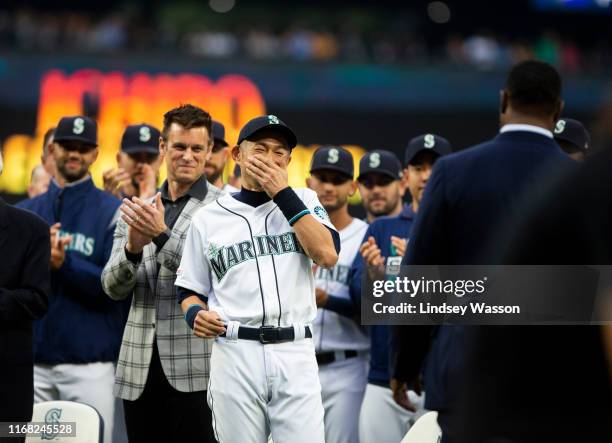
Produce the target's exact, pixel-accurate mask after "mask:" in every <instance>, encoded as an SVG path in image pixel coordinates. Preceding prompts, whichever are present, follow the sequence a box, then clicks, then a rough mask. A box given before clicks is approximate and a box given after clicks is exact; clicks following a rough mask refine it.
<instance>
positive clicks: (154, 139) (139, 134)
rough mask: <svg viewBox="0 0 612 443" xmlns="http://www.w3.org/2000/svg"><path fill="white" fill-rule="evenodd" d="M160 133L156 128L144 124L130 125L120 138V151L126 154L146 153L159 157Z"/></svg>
mask: <svg viewBox="0 0 612 443" xmlns="http://www.w3.org/2000/svg"><path fill="white" fill-rule="evenodd" d="M160 135H161V134H160V132H159V130H158V129H157V128H155V127H154V126H151V125H147V124H145V123H143V124H140V125H130V126H128V127H127V128H125V131H124V132H123V136H122V137H121V150H122V151H123V152H125V153H126V154H135V153H138V152H146V153H149V154H156V155H159V137H160Z"/></svg>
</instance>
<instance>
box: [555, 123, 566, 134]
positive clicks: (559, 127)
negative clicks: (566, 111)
mask: <svg viewBox="0 0 612 443" xmlns="http://www.w3.org/2000/svg"><path fill="white" fill-rule="evenodd" d="M563 131H565V120H559V121H558V122H557V124H556V126H555V134H561V133H562V132H563Z"/></svg>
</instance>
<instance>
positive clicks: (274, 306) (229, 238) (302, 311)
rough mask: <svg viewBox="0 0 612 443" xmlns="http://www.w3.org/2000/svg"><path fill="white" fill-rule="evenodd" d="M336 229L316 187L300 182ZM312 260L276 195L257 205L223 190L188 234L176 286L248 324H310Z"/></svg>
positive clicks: (309, 201)
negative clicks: (279, 204) (222, 194)
mask: <svg viewBox="0 0 612 443" xmlns="http://www.w3.org/2000/svg"><path fill="white" fill-rule="evenodd" d="M294 191H295V193H296V194H297V195H298V197H299V198H300V199H301V200H302V201H303V202H304V204H305V205H306V207H307V208H308V209H309V210H310V213H311V215H312V216H313V217H314V218H315V219H316V220H317V221H319V222H320V223H322V224H324V225H325V226H327V227H328V228H330V229H333V230H335V228H334V226H333V225H332V223H331V222H330V220H329V217H328V215H327V212H326V211H325V209H324V208H323V206H321V203H320V202H319V199H318V198H317V195H316V193H315V192H314V191H311V190H310V189H294ZM311 266H312V260H311V259H310V258H309V257H308V256H307V255H306V254H305V252H304V250H303V249H302V246H301V245H300V243H299V241H298V239H297V236H296V234H295V232H294V230H293V228H292V227H291V226H290V225H289V222H288V221H287V219H286V218H285V216H284V215H283V213H282V212H281V210H280V209H279V208H278V206H277V205H276V203H274V201H273V200H270V201H268V202H266V203H264V204H262V205H260V206H257V207H252V206H250V205H248V204H246V203H243V202H240V201H238V200H236V199H235V198H234V197H232V196H231V195H229V194H228V195H225V196H223V197H221V198H219V199H218V200H217V201H215V202H214V203H211V204H209V205H207V206H205V207H203V208H202V209H200V210H199V211H198V212H197V213H196V214H195V215H194V217H193V221H192V223H191V226H190V228H189V231H188V233H187V239H186V240H185V248H184V250H183V256H182V258H181V264H180V266H179V269H178V271H177V279H176V283H175V284H176V286H180V287H183V288H186V289H189V290H192V291H194V292H196V293H198V294H203V295H205V296H207V297H208V307H209V309H210V310H211V311H216V312H217V313H218V314H219V315H220V316H221V318H222V319H224V320H226V321H230V320H231V321H238V322H240V323H241V324H243V325H247V326H255V327H259V326H262V325H273V326H291V325H294V324H310V323H311V322H312V321H313V320H314V318H315V315H316V312H317V308H316V303H315V297H314V277H313V274H312V270H311Z"/></svg>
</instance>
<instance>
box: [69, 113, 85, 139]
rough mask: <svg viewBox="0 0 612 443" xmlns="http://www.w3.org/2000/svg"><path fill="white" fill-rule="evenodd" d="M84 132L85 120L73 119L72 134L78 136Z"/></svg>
mask: <svg viewBox="0 0 612 443" xmlns="http://www.w3.org/2000/svg"><path fill="white" fill-rule="evenodd" d="M84 130H85V120H83V119H82V118H81V117H77V118H75V119H74V122H73V123H72V133H73V134H77V135H79V134H82V133H83V131H84Z"/></svg>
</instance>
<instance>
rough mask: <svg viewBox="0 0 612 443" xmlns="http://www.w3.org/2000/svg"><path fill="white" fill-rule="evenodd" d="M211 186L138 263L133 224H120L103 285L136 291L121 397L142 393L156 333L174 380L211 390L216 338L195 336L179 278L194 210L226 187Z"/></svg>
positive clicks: (117, 292)
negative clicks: (131, 244) (132, 253)
mask: <svg viewBox="0 0 612 443" xmlns="http://www.w3.org/2000/svg"><path fill="white" fill-rule="evenodd" d="M207 186H208V193H207V194H206V198H205V199H204V200H203V201H200V200H198V199H196V198H193V197H192V198H191V199H190V200H189V201H188V202H187V204H186V205H185V208H184V209H183V211H182V212H181V214H180V215H179V217H178V219H177V221H176V223H175V225H174V228H173V229H172V234H171V236H170V238H169V240H168V241H167V242H166V244H165V245H164V247H163V248H162V249H161V250H160V251H159V252H158V253H157V254H156V250H157V247H156V246H155V245H154V244H153V243H150V244H148V245H147V246H145V248H144V250H143V256H142V261H141V262H140V264H139V265H138V266H137V265H134V264H133V263H132V262H130V261H129V260H128V259H127V257H126V255H125V244H126V242H127V228H128V226H127V224H126V223H125V222H124V221H123V220H119V222H118V223H117V228H116V230H115V238H114V242H113V250H112V253H111V257H110V260H109V261H108V263H107V264H106V266H105V267H104V270H103V271H102V286H103V287H104V291H105V292H106V293H107V294H108V295H109V296H110V297H111V298H112V299H115V300H121V299H125V298H126V297H128V296H129V295H130V294H133V298H132V305H131V308H130V314H129V316H128V320H127V324H126V326H125V331H124V332H123V341H122V343H121V350H120V352H119V361H118V362H117V372H116V374H115V390H114V392H115V395H116V396H117V397H120V398H123V399H125V400H136V399H137V398H138V397H140V395H141V394H142V392H143V390H144V386H145V383H146V381H147V375H148V373H149V364H150V362H151V355H152V352H153V342H154V340H155V338H156V337H157V348H158V351H159V356H160V360H161V365H162V367H163V369H164V373H165V374H166V378H167V379H168V382H169V383H170V384H171V385H172V386H173V387H174V388H175V389H177V390H178V391H182V392H193V391H202V390H205V389H206V385H207V384H208V375H209V359H210V350H211V343H210V342H209V340H202V339H201V338H198V337H196V336H195V335H193V331H192V330H191V329H189V327H188V326H187V323H186V322H185V319H184V317H183V313H182V311H181V307H180V305H179V304H178V303H177V297H176V290H175V287H174V281H175V280H176V270H177V268H178V266H179V263H180V261H181V255H182V251H183V246H184V242H185V238H186V237H187V228H188V227H189V225H190V223H191V218H192V217H193V214H194V213H195V212H196V211H197V210H198V209H199V208H201V207H202V206H204V205H206V204H208V203H210V202H213V201H215V200H216V199H217V198H219V197H220V196H221V195H222V191H221V190H220V189H218V188H216V187H214V186H213V185H211V184H210V183H207ZM158 264H159V265H160V266H159V272H158Z"/></svg>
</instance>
